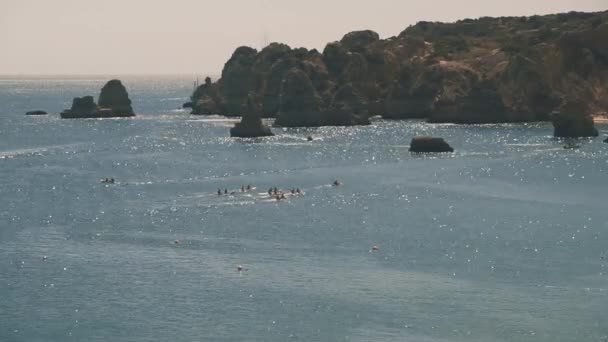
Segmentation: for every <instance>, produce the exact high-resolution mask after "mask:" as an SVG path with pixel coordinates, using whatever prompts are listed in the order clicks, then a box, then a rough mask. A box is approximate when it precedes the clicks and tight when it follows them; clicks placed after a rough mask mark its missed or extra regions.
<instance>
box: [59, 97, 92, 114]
mask: <svg viewBox="0 0 608 342" xmlns="http://www.w3.org/2000/svg"><path fill="white" fill-rule="evenodd" d="M61 117H62V118H64V119H75V118H95V117H97V105H96V104H95V100H94V99H93V96H84V97H75V98H74V100H73V101H72V108H70V109H66V110H64V111H63V112H61Z"/></svg>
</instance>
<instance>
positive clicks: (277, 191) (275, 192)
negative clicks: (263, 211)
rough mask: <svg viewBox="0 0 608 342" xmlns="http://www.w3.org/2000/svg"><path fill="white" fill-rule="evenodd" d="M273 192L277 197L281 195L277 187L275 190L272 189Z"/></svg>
mask: <svg viewBox="0 0 608 342" xmlns="http://www.w3.org/2000/svg"><path fill="white" fill-rule="evenodd" d="M272 191H273V192H274V194H275V195H277V194H278V193H279V189H277V187H276V186H275V187H274V189H272Z"/></svg>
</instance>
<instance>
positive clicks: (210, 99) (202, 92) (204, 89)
mask: <svg viewBox="0 0 608 342" xmlns="http://www.w3.org/2000/svg"><path fill="white" fill-rule="evenodd" d="M190 98H191V99H192V101H191V102H192V114H193V115H211V114H220V112H221V110H220V104H221V99H220V95H219V84H218V83H213V82H212V81H211V78H210V77H206V78H205V83H204V84H202V85H201V86H199V87H198V88H196V90H195V91H194V94H192V96H191V97H190Z"/></svg>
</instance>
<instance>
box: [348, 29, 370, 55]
mask: <svg viewBox="0 0 608 342" xmlns="http://www.w3.org/2000/svg"><path fill="white" fill-rule="evenodd" d="M379 40H380V36H379V35H378V34H377V33H376V32H374V31H371V30H364V31H354V32H350V33H347V34H346V35H344V37H342V40H340V44H342V46H344V47H345V48H346V49H347V50H348V51H353V52H364V51H365V49H366V48H367V47H368V46H369V45H371V44H373V43H375V42H377V41H379Z"/></svg>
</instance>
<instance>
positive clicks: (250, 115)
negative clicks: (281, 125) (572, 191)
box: [230, 93, 274, 138]
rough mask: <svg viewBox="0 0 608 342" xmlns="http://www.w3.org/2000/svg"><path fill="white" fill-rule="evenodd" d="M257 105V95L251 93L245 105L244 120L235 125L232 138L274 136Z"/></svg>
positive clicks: (231, 131) (231, 134)
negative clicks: (263, 120) (264, 122)
mask: <svg viewBox="0 0 608 342" xmlns="http://www.w3.org/2000/svg"><path fill="white" fill-rule="evenodd" d="M256 103H257V101H256V99H255V94H253V93H250V94H249V95H248V97H247V102H246V103H245V104H244V105H243V107H244V108H243V109H242V112H243V118H242V119H241V122H239V123H237V124H235V125H234V127H233V128H232V129H230V136H231V137H237V138H257V137H269V136H273V135H274V134H273V133H272V131H271V130H270V128H268V127H267V126H265V125H264V124H263V123H262V115H261V113H260V109H259V108H258V106H257V104H256Z"/></svg>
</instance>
